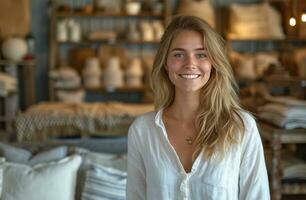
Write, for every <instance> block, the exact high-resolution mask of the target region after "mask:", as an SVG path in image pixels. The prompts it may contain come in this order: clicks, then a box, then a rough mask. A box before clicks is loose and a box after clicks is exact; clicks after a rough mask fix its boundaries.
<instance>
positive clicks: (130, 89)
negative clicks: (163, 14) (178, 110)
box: [55, 87, 147, 93]
mask: <svg viewBox="0 0 306 200" xmlns="http://www.w3.org/2000/svg"><path fill="white" fill-rule="evenodd" d="M55 89H56V90H65V91H74V90H77V89H84V90H85V91H86V92H95V93H97V92H144V91H146V90H147V88H146V87H117V88H107V87H95V88H86V87H80V88H73V89H67V88H55Z"/></svg>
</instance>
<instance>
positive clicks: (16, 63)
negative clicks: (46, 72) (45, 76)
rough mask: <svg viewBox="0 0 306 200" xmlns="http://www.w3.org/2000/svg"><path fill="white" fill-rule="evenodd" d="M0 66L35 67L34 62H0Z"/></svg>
mask: <svg viewBox="0 0 306 200" xmlns="http://www.w3.org/2000/svg"><path fill="white" fill-rule="evenodd" d="M0 65H22V66H35V65H36V60H35V59H33V60H22V61H17V62H16V61H10V60H0Z"/></svg>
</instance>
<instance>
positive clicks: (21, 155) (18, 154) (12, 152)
mask: <svg viewBox="0 0 306 200" xmlns="http://www.w3.org/2000/svg"><path fill="white" fill-rule="evenodd" d="M67 152H68V147H67V146H59V147H55V148H52V149H48V150H46V151H43V152H40V153H38V154H35V155H32V152H31V151H29V150H27V149H23V148H19V147H15V146H12V145H9V144H6V143H2V142H0V155H1V156H3V157H5V159H6V160H7V161H9V162H13V163H22V164H29V165H35V164H38V163H40V162H49V161H53V160H58V159H62V158H64V157H66V156H67Z"/></svg>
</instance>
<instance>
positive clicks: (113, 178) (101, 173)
mask: <svg viewBox="0 0 306 200" xmlns="http://www.w3.org/2000/svg"><path fill="white" fill-rule="evenodd" d="M126 179H127V172H123V171H120V170H118V169H114V168H111V167H106V166H101V165H97V164H93V165H92V166H91V167H90V168H89V169H88V171H87V173H86V180H85V184H84V189H83V192H82V198H81V200H124V199H125V188H126Z"/></svg>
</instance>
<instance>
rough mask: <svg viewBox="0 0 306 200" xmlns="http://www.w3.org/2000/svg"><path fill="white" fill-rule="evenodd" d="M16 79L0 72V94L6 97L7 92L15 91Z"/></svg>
mask: <svg viewBox="0 0 306 200" xmlns="http://www.w3.org/2000/svg"><path fill="white" fill-rule="evenodd" d="M16 89H17V80H16V78H14V77H12V76H10V75H8V74H6V73H3V72H0V96H1V97H6V96H7V95H8V94H9V93H11V92H14V91H16Z"/></svg>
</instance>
